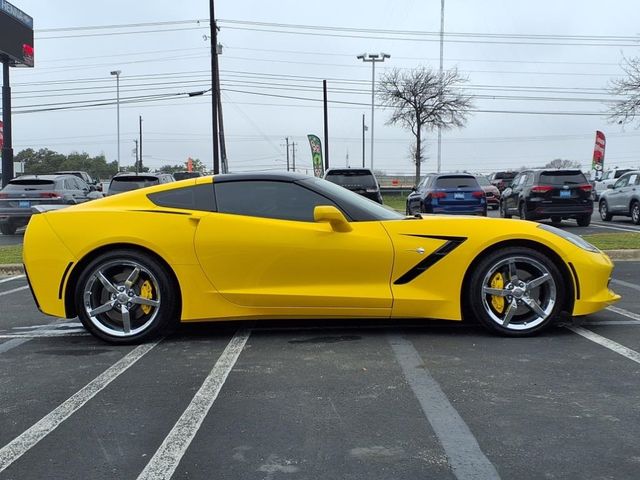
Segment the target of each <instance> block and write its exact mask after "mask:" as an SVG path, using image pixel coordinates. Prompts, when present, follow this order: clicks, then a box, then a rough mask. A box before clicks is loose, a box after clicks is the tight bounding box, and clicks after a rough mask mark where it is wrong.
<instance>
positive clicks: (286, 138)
mask: <svg viewBox="0 0 640 480" xmlns="http://www.w3.org/2000/svg"><path fill="white" fill-rule="evenodd" d="M284 141H285V142H287V172H288V171H289V137H285V138H284Z"/></svg>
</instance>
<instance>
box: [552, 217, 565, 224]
mask: <svg viewBox="0 0 640 480" xmlns="http://www.w3.org/2000/svg"><path fill="white" fill-rule="evenodd" d="M551 223H553V224H554V225H558V224H560V223H562V217H556V216H553V217H551Z"/></svg>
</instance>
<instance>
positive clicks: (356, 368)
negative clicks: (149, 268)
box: [0, 262, 640, 480]
mask: <svg viewBox="0 0 640 480" xmlns="http://www.w3.org/2000/svg"><path fill="white" fill-rule="evenodd" d="M639 266H640V265H639V264H638V263H636V262H619V263H618V265H617V266H616V270H615V272H614V279H613V281H612V286H613V287H614V288H615V289H616V290H617V291H619V293H621V294H622V295H623V299H622V301H621V302H619V303H618V304H617V305H616V307H614V308H611V309H608V310H604V311H602V312H601V313H598V314H595V315H590V316H588V317H586V318H583V319H581V320H580V321H579V322H578V323H576V325H575V326H571V327H567V326H558V327H557V328H554V329H552V330H550V331H548V332H547V333H545V334H543V335H541V336H538V337H533V338H523V339H508V338H502V337H497V336H492V335H490V334H488V333H486V332H485V331H484V330H482V329H481V328H479V327H477V326H474V325H460V324H457V323H444V322H400V323H389V322H374V321H360V322H333V323H331V322H310V321H298V320H290V321H288V322H261V323H260V322H257V323H255V324H250V323H236V324H222V325H192V326H189V327H182V328H180V329H178V331H177V332H176V333H174V334H172V335H170V336H168V337H166V338H164V339H162V340H161V341H159V342H158V343H150V344H146V345H143V346H138V347H134V346H126V347H115V346H111V345H108V344H105V343H102V342H100V341H98V340H96V339H94V338H93V337H91V336H89V335H87V333H86V332H85V331H84V329H83V328H82V327H81V326H80V324H79V323H78V322H77V320H64V321H63V320H56V319H52V318H50V317H45V316H44V315H42V314H40V313H39V312H38V310H37V308H36V307H35V305H34V302H33V300H32V298H31V295H30V293H29V290H28V288H27V287H26V283H25V279H24V277H14V278H12V279H5V280H2V281H1V283H0V311H1V312H2V315H1V316H0V365H1V366H2V368H0V426H1V428H0V480H8V479H19V480H28V479H41V478H52V479H58V478H60V479H62V478H64V479H87V478H91V479H113V478H119V479H136V478H154V479H155V478H174V479H211V478H216V479H283V478H286V479H363V480H364V479H366V480H373V479H394V480H400V479H411V480H413V479H421V478H434V479H436V478H437V479H456V478H457V479H492V478H503V479H515V478H517V479H541V478H562V479H584V478H607V479H635V478H640V446H639V444H638V436H637V426H638V425H639V424H640V409H639V408H638V405H640V388H639V387H638V385H640V353H639V352H640V296H639V295H638V293H639V291H640V279H639V277H638V275H637V271H638V267H639Z"/></svg>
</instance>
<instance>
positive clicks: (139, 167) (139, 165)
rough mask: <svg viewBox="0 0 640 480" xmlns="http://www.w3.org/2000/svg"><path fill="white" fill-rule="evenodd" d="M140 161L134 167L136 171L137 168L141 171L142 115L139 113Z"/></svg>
mask: <svg viewBox="0 0 640 480" xmlns="http://www.w3.org/2000/svg"><path fill="white" fill-rule="evenodd" d="M139 120H140V162H139V163H138V166H137V167H136V173H138V169H140V172H142V115H140V119H139Z"/></svg>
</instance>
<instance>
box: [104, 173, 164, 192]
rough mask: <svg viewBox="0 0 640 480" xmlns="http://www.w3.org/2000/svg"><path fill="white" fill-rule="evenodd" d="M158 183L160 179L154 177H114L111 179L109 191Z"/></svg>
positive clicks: (120, 190) (126, 189) (121, 190)
mask: <svg viewBox="0 0 640 480" xmlns="http://www.w3.org/2000/svg"><path fill="white" fill-rule="evenodd" d="M158 183H160V181H159V180H158V178H156V177H122V178H117V177H116V178H114V179H112V180H111V185H109V193H116V192H128V191H129V190H136V189H138V188H144V187H150V186H151V185H158Z"/></svg>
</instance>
